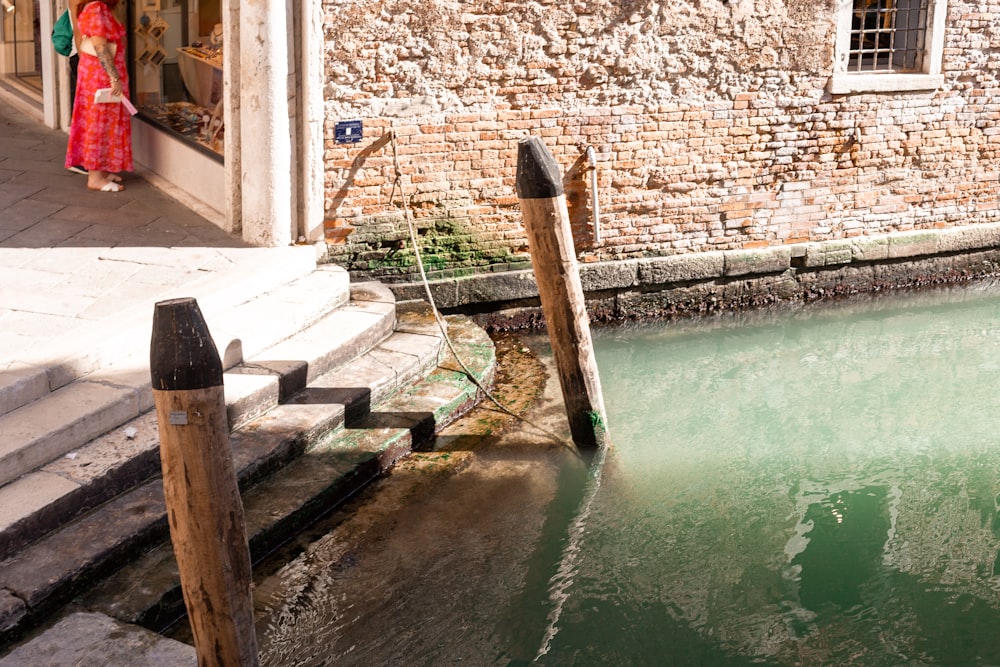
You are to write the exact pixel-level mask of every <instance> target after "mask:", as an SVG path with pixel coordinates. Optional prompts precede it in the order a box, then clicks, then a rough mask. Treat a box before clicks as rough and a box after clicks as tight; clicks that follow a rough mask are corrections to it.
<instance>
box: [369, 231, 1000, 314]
mask: <svg viewBox="0 0 1000 667" xmlns="http://www.w3.org/2000/svg"><path fill="white" fill-rule="evenodd" d="M998 247H1000V223H988V224H982V225H976V226H974V227H950V228H945V229H931V230H914V231H907V232H897V233H895V234H887V235H881V236H863V237H861V236H859V237H854V238H850V239H838V240H831V241H817V242H810V243H799V244H794V245H782V246H769V247H765V248H754V249H745V250H722V251H715V252H701V253H690V254H680V255H668V256H664V257H650V258H644V259H629V260H623V261H615V262H594V263H581V264H580V265H579V268H580V279H581V282H582V283H583V288H584V291H585V292H587V293H588V298H590V296H591V295H597V294H598V293H600V292H602V291H607V290H616V291H637V292H638V291H643V290H650V289H657V288H659V289H664V288H666V287H668V286H671V285H686V284H690V283H695V282H706V281H713V280H722V279H727V278H737V277H747V278H749V277H754V276H763V275H769V274H780V273H783V272H785V271H787V270H789V269H792V268H796V269H800V270H801V269H821V268H839V267H844V266H845V265H862V264H870V263H873V262H875V263H878V262H889V261H898V260H906V259H919V258H929V257H934V256H939V255H950V254H956V253H974V252H977V251H986V250H994V249H996V248H998ZM388 286H389V288H390V289H391V290H392V291H393V293H394V294H395V295H396V297H397V298H398V299H400V300H401V301H404V300H411V299H422V298H424V287H423V284H422V283H416V282H414V283H395V284H389V285H388ZM431 293H432V294H433V296H434V300H435V302H436V304H437V306H438V307H439V308H445V309H461V308H463V307H466V306H473V305H476V306H479V307H480V308H483V307H484V306H483V304H489V303H493V304H505V305H507V306H513V307H517V306H519V305H529V304H530V302H533V301H537V298H538V289H537V286H536V285H535V279H534V273H533V272H532V271H530V270H525V271H511V272H504V273H495V274H478V275H472V276H467V277H462V278H453V279H447V280H439V281H435V282H432V283H431Z"/></svg>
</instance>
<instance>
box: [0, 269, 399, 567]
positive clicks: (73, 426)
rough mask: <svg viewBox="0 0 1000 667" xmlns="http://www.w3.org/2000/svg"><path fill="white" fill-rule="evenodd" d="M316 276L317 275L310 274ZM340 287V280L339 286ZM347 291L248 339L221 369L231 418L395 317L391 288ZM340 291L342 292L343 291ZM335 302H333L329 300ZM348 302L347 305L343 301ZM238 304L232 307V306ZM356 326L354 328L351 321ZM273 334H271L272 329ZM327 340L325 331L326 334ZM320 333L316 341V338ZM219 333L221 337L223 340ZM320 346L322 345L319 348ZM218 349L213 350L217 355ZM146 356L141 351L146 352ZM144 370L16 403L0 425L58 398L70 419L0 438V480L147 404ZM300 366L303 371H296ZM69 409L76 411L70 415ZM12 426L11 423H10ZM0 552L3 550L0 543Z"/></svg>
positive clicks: (254, 408)
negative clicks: (343, 336)
mask: <svg viewBox="0 0 1000 667" xmlns="http://www.w3.org/2000/svg"><path fill="white" fill-rule="evenodd" d="M313 275H316V274H313ZM345 286H346V285H345ZM347 294H350V295H355V294H356V296H357V298H356V299H354V298H353V297H352V300H351V301H348V302H346V303H344V304H341V303H340V300H339V299H336V300H333V301H331V302H330V304H329V305H330V306H335V307H333V308H332V309H329V310H327V309H325V308H324V309H323V311H322V312H320V313H315V314H314V316H311V317H310V318H309V320H310V322H309V324H308V326H306V327H305V328H303V329H301V330H299V331H294V330H293V332H292V333H291V335H287V334H286V335H284V337H283V338H280V339H278V340H274V337H271V345H270V346H269V347H267V348H266V349H260V350H258V349H257V348H259V347H262V345H255V346H254V348H253V350H252V351H253V354H254V356H253V357H252V358H251V359H249V360H247V361H245V362H243V363H242V364H239V365H238V366H237V367H235V370H234V369H230V372H227V373H226V378H227V383H228V385H227V394H226V401H227V405H228V406H229V407H228V411H229V418H230V423H231V424H234V425H238V424H240V423H244V422H246V421H248V420H249V419H251V418H253V417H254V416H256V415H259V414H262V413H263V412H264V411H266V410H267V409H268V408H270V407H272V406H273V405H275V404H277V402H278V400H279V397H280V395H281V393H282V390H283V391H284V392H285V393H284V395H288V394H290V393H293V392H294V390H295V388H296V387H301V386H304V383H305V382H306V381H308V380H310V379H312V378H314V377H316V376H317V375H319V374H321V373H324V372H326V370H328V369H329V368H331V367H332V366H333V365H335V364H337V363H343V362H344V361H346V359H345V358H344V357H345V355H346V354H348V353H351V354H357V353H360V351H361V350H362V349H363V348H364V347H365V346H366V345H368V344H373V343H374V342H375V341H376V340H377V339H380V338H381V337H383V336H386V335H388V334H389V333H390V332H391V330H392V327H393V326H394V324H395V319H394V318H395V305H394V304H395V300H394V298H393V297H392V293H391V292H389V290H388V289H386V288H384V287H380V286H378V285H377V284H376V285H366V284H365V285H360V286H358V288H357V289H356V290H355V289H353V288H352V289H349V290H347ZM345 296H346V295H345ZM336 304H339V305H336ZM350 307H353V311H351V310H350V309H349V308H350ZM237 308H238V306H237ZM351 312H354V313H368V314H370V315H371V318H370V319H371V322H369V323H368V325H367V328H362V329H358V331H357V332H356V333H357V335H356V336H355V337H354V338H353V339H351V340H345V341H344V344H343V345H337V346H332V345H325V344H324V342H323V340H322V339H321V336H320V335H319V334H318V333H317V329H319V328H320V327H322V326H323V325H324V324H327V325H328V326H329V327H332V328H333V329H334V331H336V330H337V329H338V326H337V324H336V323H331V319H333V318H338V317H340V318H343V319H349V316H350V313H351ZM355 328H356V329H357V328H358V327H355ZM278 335H280V334H276V335H275V337H276V336H278ZM328 338H330V339H331V340H332V337H331V336H328ZM317 339H319V340H317ZM223 340H224V339H223ZM295 341H305V342H306V345H305V350H304V351H303V345H298V346H296V352H303V354H302V356H304V357H305V358H300V359H298V360H297V361H298V362H300V363H299V364H298V365H297V366H293V365H289V364H283V365H274V364H270V365H269V364H268V363H267V361H268V360H269V359H281V358H282V356H283V355H282V354H281V353H282V351H283V350H284V349H286V348H288V347H289V345H290V343H294V342H295ZM324 348H326V349H324ZM224 352H225V350H224V349H221V350H220V355H222V354H224ZM146 354H147V355H148V351H147V352H146ZM142 363H143V366H144V367H143V369H141V370H134V369H132V370H128V371H124V372H121V373H119V372H116V369H115V367H114V366H111V367H109V368H107V369H103V370H101V371H97V372H95V373H93V374H91V375H89V376H86V377H84V378H81V379H79V380H76V381H74V382H73V383H71V384H69V385H67V386H64V387H61V388H59V389H58V390H56V391H55V392H51V393H49V394H48V395H46V396H44V397H42V398H41V399H39V400H38V401H35V402H34V403H32V404H30V405H27V406H22V408H20V412H18V413H16V414H15V413H11V414H9V415H0V429H2V427H3V425H4V422H8V423H10V422H13V423H15V424H16V421H17V420H18V419H29V421H31V422H33V423H44V422H42V420H41V419H32V418H30V417H31V413H33V412H38V411H45V410H47V409H50V407H49V406H56V407H57V408H58V406H59V404H60V403H61V402H63V403H65V402H68V403H70V404H72V406H74V407H69V406H67V407H66V408H65V409H61V410H57V411H58V412H59V414H61V415H74V417H73V419H71V420H69V421H64V422H62V423H59V424H57V425H56V426H55V427H54V428H51V429H49V430H48V431H47V432H45V433H39V434H37V435H38V437H35V438H32V439H31V440H29V441H27V442H23V443H21V444H20V445H17V444H11V442H10V441H8V442H7V443H5V446H4V450H5V452H4V453H3V454H2V455H0V484H7V483H9V482H13V481H14V480H16V479H17V478H19V477H21V476H23V475H25V474H29V473H30V472H31V471H33V470H37V469H38V468H39V467H41V466H44V465H45V464H46V463H47V462H49V461H53V460H56V459H58V458H59V457H61V456H64V455H66V454H68V453H70V452H72V451H73V450H75V449H77V448H78V447H81V446H83V445H85V444H86V443H87V442H90V441H91V440H94V439H95V438H99V437H101V436H102V435H104V434H106V433H109V432H111V431H113V430H114V429H116V428H118V427H120V426H122V425H123V424H126V423H127V422H128V421H130V420H133V419H135V418H136V417H138V416H140V415H141V414H143V413H144V412H145V411H147V410H149V409H150V408H152V406H153V397H152V392H151V390H150V385H149V371H148V361H144V362H142ZM250 366H253V367H254V370H253V377H251V375H249V374H244V373H245V369H246V368H248V367H250ZM302 368H305V369H307V370H308V372H307V373H302V372H299V371H300V370H301V369H302ZM80 405H87V406H88V407H87V408H86V409H85V410H84V411H79V408H78V407H75V406H80ZM74 410H77V412H76V413H75V414H74ZM13 428H15V429H16V426H14V427H13ZM0 552H2V550H0Z"/></svg>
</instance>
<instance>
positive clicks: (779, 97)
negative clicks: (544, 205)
mask: <svg viewBox="0 0 1000 667" xmlns="http://www.w3.org/2000/svg"><path fill="white" fill-rule="evenodd" d="M745 4H746V3H732V6H730V5H729V4H728V3H722V2H720V3H703V2H691V3H689V2H683V1H679V2H677V3H664V4H663V6H662V7H661V6H660V5H659V4H657V3H653V2H648V1H647V2H637V3H620V2H610V1H604V0H597V1H594V2H587V3H575V4H573V3H571V4H569V5H566V4H565V3H564V4H556V3H553V2H520V1H519V2H501V1H497V0H493V1H489V0H487V1H482V2H477V3H448V2H443V1H437V2H431V3H427V2H419V1H416V0H411V1H405V0H386V2H383V3H381V4H380V5H378V6H374V5H373V6H372V8H368V7H367V6H362V5H351V6H350V7H349V8H348V7H347V6H346V5H344V4H342V3H341V2H329V1H328V2H327V3H326V10H327V30H328V46H329V48H328V54H327V55H328V62H327V67H328V75H329V85H328V91H327V109H326V115H327V126H326V137H327V139H326V156H325V159H326V209H327V217H328V219H329V221H330V222H329V224H330V225H331V226H332V225H351V226H353V227H354V228H355V232H354V233H353V234H352V235H351V236H350V237H348V238H347V241H346V242H345V243H343V244H340V245H331V246H330V257H331V259H333V260H334V261H337V262H339V263H342V264H343V265H345V266H347V267H348V268H349V269H350V270H352V271H354V272H357V273H360V274H363V275H369V276H372V277H379V278H383V279H389V280H392V279H394V278H395V279H412V278H413V277H414V276H415V273H416V272H415V267H414V264H413V257H412V254H411V252H410V250H409V242H408V238H409V235H408V231H407V226H406V218H405V215H404V209H403V199H402V197H401V194H400V189H399V188H395V189H394V187H393V184H394V182H396V177H397V173H396V167H395V162H394V160H393V143H392V142H389V141H387V139H388V137H389V134H388V133H389V130H390V129H391V130H392V131H393V133H394V136H395V150H396V155H397V156H398V165H399V180H398V183H397V184H398V185H399V186H400V187H401V189H402V193H404V194H405V195H406V196H407V197H408V198H409V200H410V202H411V203H412V208H411V211H412V216H413V220H414V222H415V224H416V226H417V228H418V230H419V235H420V239H421V247H422V249H423V252H424V253H425V255H424V261H425V263H426V265H427V267H426V268H427V269H428V273H429V275H430V276H431V277H432V278H433V277H451V276H458V275H464V274H467V273H473V272H482V271H496V270H507V269H511V268H523V267H524V266H525V265H526V262H527V261H528V256H527V254H526V250H527V248H526V240H525V236H524V233H523V229H522V227H521V221H520V214H519V211H518V205H517V197H516V193H515V191H514V176H515V173H516V157H517V144H518V141H519V140H520V139H521V138H523V137H524V136H527V134H528V133H531V134H534V135H537V136H541V137H542V138H544V140H545V142H546V144H547V145H548V146H549V148H550V149H551V150H552V152H553V154H554V155H555V156H556V158H557V160H558V161H559V163H560V166H561V167H562V169H563V172H564V175H565V178H566V186H567V200H568V203H569V208H570V218H571V221H572V223H573V228H574V235H575V237H576V243H577V250H578V252H579V254H580V257H581V259H582V260H584V261H588V260H590V261H594V260H615V259H625V258H634V257H644V256H655V255H670V254H677V253H691V252H702V251H707V250H730V249H737V248H754V247H763V246H771V245H778V244H791V243H797V242H804V241H823V240H831V239H841V238H850V237H856V236H861V235H874V234H885V233H891V232H899V231H907V230H916V229H930V228H944V227H952V226H961V225H972V224H979V223H985V222H994V221H997V220H1000V201H998V197H1000V187H998V179H1000V123H998V120H1000V83H998V79H997V74H996V73H997V72H998V71H1000V2H998V1H997V0H989V1H987V2H964V3H963V2H955V1H952V2H950V3H949V15H948V23H947V26H948V27H947V32H946V49H945V61H944V72H945V75H946V84H945V86H944V88H943V89H942V90H939V91H936V92H933V91H928V92H919V93H900V94H878V95H875V94H871V95H851V96H836V97H833V96H830V95H829V94H827V93H826V92H825V90H824V88H825V85H826V82H827V80H828V77H829V74H830V71H831V67H832V63H831V62H830V61H831V59H832V53H833V48H832V45H833V40H834V27H835V15H834V7H833V3H819V4H817V3H812V2H808V1H806V0H797V1H794V2H793V1H792V0H788V2H786V3H785V4H784V5H783V9H782V11H781V12H777V13H774V12H770V13H767V14H766V15H763V14H762V15H759V16H756V15H752V12H749V11H748V10H746V9H741V7H742V6H743V5H745ZM776 4H781V3H776ZM668 5H669V12H668V10H667V7H668ZM706 5H713V7H709V8H707V9H706V8H705V6H706ZM714 5H718V6H717V7H716V6H714ZM737 5H739V6H737ZM827 5H830V6H827ZM626 6H627V7H626ZM378 7H382V13H381V14H378V13H377V8H378ZM473 9H474V11H473ZM693 17H700V19H699V20H697V21H695V20H694V18H693ZM737 18H739V20H740V21H742V23H741V26H742V27H739V26H737V25H734V24H732V21H733V20H735V19H737ZM790 34H794V35H795V36H794V37H791V38H790V37H789V35H790ZM723 53H724V54H726V55H725V57H720V55H719V54H723ZM354 118H361V119H363V121H364V124H365V139H364V141H362V142H361V143H359V144H347V145H342V144H336V143H335V142H334V125H335V123H336V122H337V121H338V120H346V119H354ZM587 146H593V147H594V149H595V151H596V154H597V160H598V168H597V169H598V195H599V201H600V225H601V233H600V236H601V239H600V243H596V244H595V243H594V228H593V219H592V218H593V216H592V215H591V211H590V185H589V172H588V171H587V169H586V164H585V161H584V160H583V154H584V151H585V149H586V147H587Z"/></svg>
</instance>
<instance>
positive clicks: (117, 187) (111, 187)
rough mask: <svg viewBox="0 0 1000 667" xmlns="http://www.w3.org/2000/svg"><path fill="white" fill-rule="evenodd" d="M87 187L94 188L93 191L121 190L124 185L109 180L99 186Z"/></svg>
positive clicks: (88, 187)
mask: <svg viewBox="0 0 1000 667" xmlns="http://www.w3.org/2000/svg"><path fill="white" fill-rule="evenodd" d="M87 189H88V190H94V191H95V192H121V191H122V190H124V189H125V186H124V185H122V184H121V183H116V182H114V181H110V182H108V183H105V184H104V185H102V186H101V187H99V188H92V187H90V186H89V185H88V186H87Z"/></svg>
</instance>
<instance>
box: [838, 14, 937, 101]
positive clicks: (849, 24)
mask: <svg viewBox="0 0 1000 667" xmlns="http://www.w3.org/2000/svg"><path fill="white" fill-rule="evenodd" d="M946 14H947V8H946V0H840V1H839V3H838V29H837V48H836V59H835V62H834V73H833V77H832V79H831V81H830V92H832V93H835V94H844V93H856V92H880V91H881V92H890V91H897V90H933V89H936V88H939V87H940V86H941V84H942V83H943V77H942V76H941V56H942V52H943V50H944V27H945V16H946Z"/></svg>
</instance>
